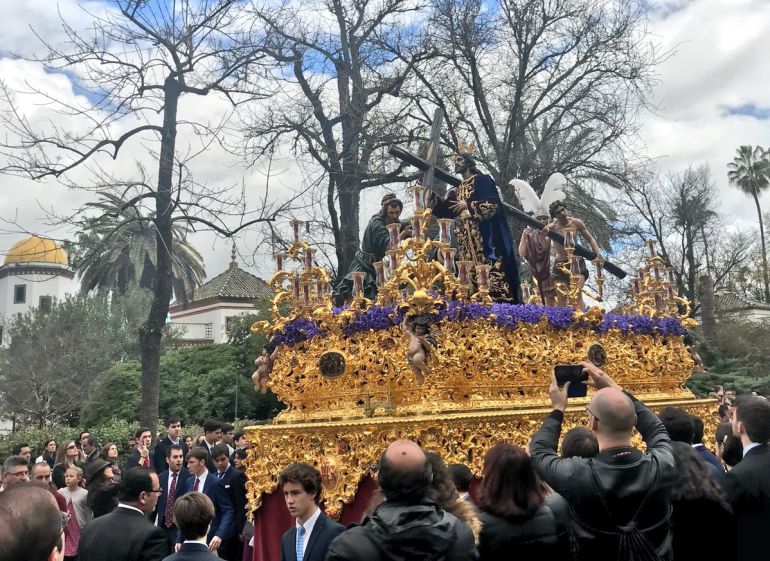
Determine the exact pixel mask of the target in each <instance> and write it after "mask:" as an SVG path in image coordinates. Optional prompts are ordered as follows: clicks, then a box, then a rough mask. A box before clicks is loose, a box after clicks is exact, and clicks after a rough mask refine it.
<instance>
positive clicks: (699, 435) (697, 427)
mask: <svg viewBox="0 0 770 561" xmlns="http://www.w3.org/2000/svg"><path fill="white" fill-rule="evenodd" d="M691 418H692V447H693V449H694V450H695V451H696V452H697V453H698V454H699V455H700V457H701V459H702V460H703V461H704V462H706V463H707V464H709V465H711V466H713V469H714V470H715V473H716V475H717V479H718V480H719V481H720V482H721V481H722V478H723V477H724V473H725V468H724V467H722V462H720V461H719V458H717V457H716V456H715V455H714V454H713V453H712V452H711V450H709V449H708V448H706V447H705V446H704V445H703V421H702V420H701V418H700V417H698V416H697V415H691Z"/></svg>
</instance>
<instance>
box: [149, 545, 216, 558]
mask: <svg viewBox="0 0 770 561" xmlns="http://www.w3.org/2000/svg"><path fill="white" fill-rule="evenodd" d="M163 561H221V560H220V558H219V557H218V556H216V555H214V554H213V553H211V552H210V551H209V548H208V547H206V546H205V545H204V544H202V543H183V544H182V547H181V548H180V549H179V551H177V552H176V553H174V554H173V555H169V556H168V557H166V558H165V559H163Z"/></svg>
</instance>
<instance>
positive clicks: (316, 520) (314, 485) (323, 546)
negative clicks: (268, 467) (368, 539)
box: [278, 463, 345, 561]
mask: <svg viewBox="0 0 770 561" xmlns="http://www.w3.org/2000/svg"><path fill="white" fill-rule="evenodd" d="M278 485H279V486H280V487H281V488H282V489H283V498H284V500H285V501H286V506H287V508H288V509H289V514H291V515H292V516H293V517H294V518H295V524H294V526H293V527H292V528H291V529H289V530H287V531H286V533H284V534H283V536H281V561H324V559H325V558H326V551H327V550H328V549H329V544H330V543H331V541H332V540H333V539H334V538H336V537H337V536H339V535H340V534H341V533H342V532H343V531H344V530H345V527H344V526H342V525H341V524H337V523H336V522H335V521H334V520H331V519H329V518H327V517H326V515H325V514H324V513H323V512H321V509H320V508H319V507H318V505H319V504H320V503H321V474H320V473H319V472H318V470H317V469H315V468H314V467H313V466H311V465H309V464H302V463H300V464H291V465H290V466H289V467H287V468H286V469H284V470H283V471H282V472H281V475H280V476H279V478H278Z"/></svg>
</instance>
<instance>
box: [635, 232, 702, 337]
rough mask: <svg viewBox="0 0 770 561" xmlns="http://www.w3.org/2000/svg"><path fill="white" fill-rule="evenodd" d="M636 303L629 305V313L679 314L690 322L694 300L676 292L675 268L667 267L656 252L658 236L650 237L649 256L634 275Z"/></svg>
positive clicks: (650, 314)
mask: <svg viewBox="0 0 770 561" xmlns="http://www.w3.org/2000/svg"><path fill="white" fill-rule="evenodd" d="M631 296H632V298H633V300H634V303H633V304H630V305H628V306H626V307H625V312H626V313H637V314H639V315H646V316H649V317H664V316H675V317H678V318H679V319H680V320H682V321H683V322H687V323H688V324H689V323H691V322H692V319H691V318H690V317H689V316H690V302H689V301H688V300H687V299H686V298H682V297H681V296H679V295H677V293H676V276H675V274H674V269H673V268H671V267H666V264H665V263H664V262H663V259H661V258H660V256H658V255H657V253H656V252H655V240H647V260H646V262H645V264H644V265H643V266H642V267H639V268H638V269H637V274H636V276H635V277H633V278H632V279H631Z"/></svg>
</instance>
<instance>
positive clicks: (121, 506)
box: [118, 503, 144, 516]
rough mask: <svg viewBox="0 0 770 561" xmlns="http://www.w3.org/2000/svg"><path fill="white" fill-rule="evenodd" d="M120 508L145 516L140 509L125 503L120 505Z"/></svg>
mask: <svg viewBox="0 0 770 561" xmlns="http://www.w3.org/2000/svg"><path fill="white" fill-rule="evenodd" d="M118 508H125V509H128V510H135V511H136V512H138V513H139V514H141V515H142V516H144V513H143V512H142V511H141V510H139V509H138V508H136V507H135V506H131V505H127V504H124V503H118Z"/></svg>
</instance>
